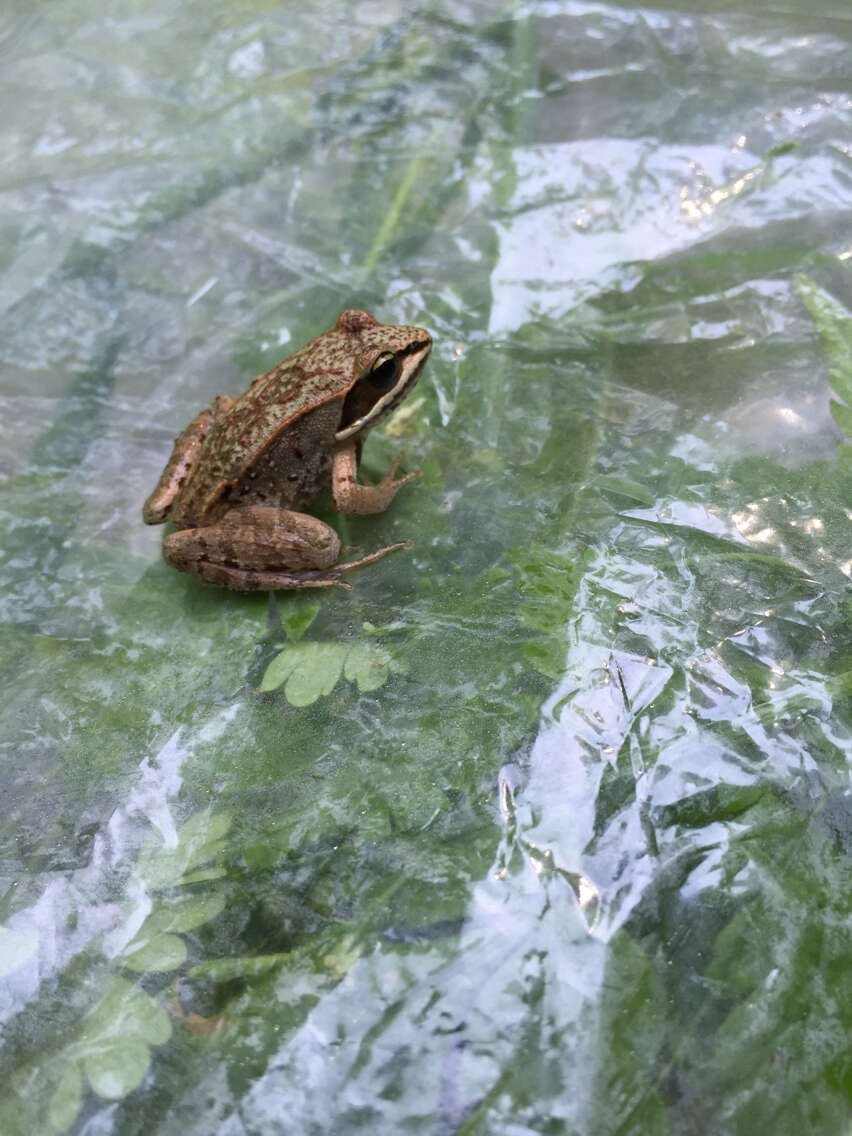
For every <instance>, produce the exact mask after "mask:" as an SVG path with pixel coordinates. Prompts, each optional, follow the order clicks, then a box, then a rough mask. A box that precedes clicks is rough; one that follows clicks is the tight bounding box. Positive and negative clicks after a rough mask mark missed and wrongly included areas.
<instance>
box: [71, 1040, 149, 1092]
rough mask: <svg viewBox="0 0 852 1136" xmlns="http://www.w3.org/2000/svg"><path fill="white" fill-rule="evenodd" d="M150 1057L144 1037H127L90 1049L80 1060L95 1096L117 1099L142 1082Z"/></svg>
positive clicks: (136, 1087)
mask: <svg viewBox="0 0 852 1136" xmlns="http://www.w3.org/2000/svg"><path fill="white" fill-rule="evenodd" d="M150 1060H151V1055H150V1053H149V1051H148V1046H147V1045H146V1044H145V1042H144V1041H140V1040H139V1039H137V1038H127V1039H126V1040H125V1041H118V1040H116V1041H114V1042H113V1043H112V1044H111V1045H107V1046H104V1047H103V1048H102V1049H100V1050H98V1051H96V1052H92V1053H90V1054H89V1055H88V1056H87V1057H85V1058H84V1060H83V1069H84V1071H85V1074H86V1076H87V1077H88V1079H89V1084H90V1085H91V1086H92V1088H93V1089H94V1090H95V1092H96V1093H97V1094H98V1096H99V1097H103V1098H104V1100H121V1098H122V1097H126V1096H127V1094H128V1093H132V1092H133V1090H134V1089H138V1088H139V1086H140V1085H141V1084H142V1082H143V1081H144V1079H145V1074H146V1073H147V1072H148V1065H149V1064H150Z"/></svg>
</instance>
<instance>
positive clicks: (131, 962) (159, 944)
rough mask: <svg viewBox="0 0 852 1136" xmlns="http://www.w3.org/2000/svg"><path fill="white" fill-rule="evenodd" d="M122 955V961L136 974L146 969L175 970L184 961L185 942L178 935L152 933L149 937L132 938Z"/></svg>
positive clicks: (145, 971) (144, 971)
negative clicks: (141, 939)
mask: <svg viewBox="0 0 852 1136" xmlns="http://www.w3.org/2000/svg"><path fill="white" fill-rule="evenodd" d="M134 944H138V945H136V946H135V948H134V949H133V950H131V949H130V948H128V950H127V952H126V953H125V954H124V955H123V956H122V960H121V961H122V962H123V963H124V965H125V966H126V967H129V969H130V970H134V971H136V973H137V974H145V973H147V972H148V971H168V970H177V968H178V967H179V966H183V964H184V963H185V962H186V953H187V952H186V943H185V942H184V941H183V939H182V938H181V937H180V936H179V935H154V936H152V937H151V938H150V939H144V940H143V941H141V942H140V941H139V940H138V939H134V940H133V943H131V944H130V947H133V946H134Z"/></svg>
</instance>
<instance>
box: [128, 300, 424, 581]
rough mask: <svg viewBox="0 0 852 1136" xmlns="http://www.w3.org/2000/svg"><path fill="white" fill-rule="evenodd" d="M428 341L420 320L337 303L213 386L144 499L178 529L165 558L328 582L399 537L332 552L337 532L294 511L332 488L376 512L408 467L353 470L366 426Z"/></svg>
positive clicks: (206, 572) (405, 386)
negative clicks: (235, 380) (233, 393)
mask: <svg viewBox="0 0 852 1136" xmlns="http://www.w3.org/2000/svg"><path fill="white" fill-rule="evenodd" d="M430 348H431V338H430V336H429V334H428V332H426V331H424V330H423V329H421V328H413V327H393V326H385V325H382V324H379V323H378V322H377V321H376V320H375V319H374V318H373V317H372V316H371V315H369V314H368V313H367V312H361V311H346V312H342V313H341V314H340V316H339V317H338V319H337V322H336V323H335V325H334V327H333V328H332V329H331V330H330V331H328V332H326V333H325V334H324V335H321V336H318V337H317V338H316V339H314V340H311V342H310V343H308V344H306V346H305V347H303V348H301V349H300V350H299V351H297V352H296V353H295V354H294V355H291V356H290V357H289V358H287V359H285V360H284V361H283V362H282V363H279V364H278V366H277V367H274V368H273V369H272V370H271V371H269V372H268V373H267V374H265V375H261V376H260V377H259V378H257V379H255V381H254V382H253V383H252V385H251V386H250V387H249V389H248V390H247V391H246V392H245V394H243V395H242V396H241V397H240V398H239V399H237V400H236V401H235V400H233V399H231V398H229V397H228V396H227V395H221V396H220V397H219V398H217V399H215V400H214V402H213V403H212V404H211V405H210V406H209V407H208V408H207V409H206V410H204V411H202V413H201V414H199V415H198V416H197V417H196V418H195V419H194V420H193V421H192V422H191V423H190V425H189V426H188V427H187V428H186V429H185V430H184V431H183V433H182V434H181V435H180V436H179V437H178V439H177V441H176V442H175V447H174V452H173V453H172V456H171V458H170V460H169V462H168V464H167V466H166V468H165V469H164V471H163V474H162V476H161V477H160V480H159V482H158V484H157V487H156V489H155V490H154V492H153V493H152V494H151V496H150V497H149V498H148V500H147V502H146V503H145V506H144V509H143V518H144V520H145V521H146V522H147V523H148V524H160V523H162V522H163V521H164V520H166V519H167V518H168V517H171V519H172V520H173V521H174V523H175V525H176V526H177V528H178V529H179V530H180V531H178V532H175V533H172V534H171V535H170V536H168V537H167V538H166V540H165V542H164V545H163V555H164V557H165V559H166V560H167V561H168V562H169V563H170V564H171V565H173V566H174V567H175V568H177V569H179V570H180V571H184V572H191V573H193V574H195V575H198V576H201V577H202V578H203V579H206V580H210V581H211V582H213V583H218V584H224V585H225V586H226V587H230V588H236V589H239V590H243V591H256V590H267V589H275V588H305V587H328V586H330V585H334V584H337V583H340V579H339V577H340V576H341V574H343V573H345V572H349V571H352V570H353V569H355V568H359V567H362V566H363V565H364V564H368V563H371V562H372V561H374V560H377V559H379V558H380V557H382V556H385V555H387V553H388V552H391V551H393V550H394V549H396V548H401V547H405V546H404V545H401V544H396V545H390V546H388V547H387V548H384V549H380V550H379V551H378V552H375V553H372V554H370V555H369V556H365V557H361V558H359V559H358V560H353V561H347V562H345V563H343V564H341V563H338V560H337V558H338V556H339V552H340V543H339V541H338V538H337V535H336V534H335V533H334V531H333V530H332V529H331V528H329V527H328V526H327V525H324V524H323V523H322V522H321V521H318V520H316V518H314V517H311V516H308V515H307V514H304V513H302V512H299V511H297V510H299V509H300V508H301V507H303V506H304V505H305V504H307V503H308V502H310V501H311V500H312V499H313V498H314V497H315V496H316V495H317V494H318V493H319V492H321V491H322V490H323V489H326V488H329V487H330V488H331V490H332V496H333V499H334V503H335V506H336V508H337V509H338V510H339V511H340V512H343V513H348V514H365V513H377V512H381V511H382V510H384V509H385V508H387V506H388V505H389V504H390V502H391V501H392V500H393V498H394V496H395V495H396V493H397V491H398V490H399V488H400V487H401V486H402V485H405V484H406V483H407V482H408V481H410V480H412V479H413V478H414V477H416V476H418V475H417V474H416V473H410V474H407V475H406V476H405V477H401V478H395V477H394V474H395V472H396V469H397V466H398V464H399V459H397V461H396V462H395V463H394V465H393V467H392V469H391V470H390V472H389V473H388V475H387V476H386V477H385V478H384V479H383V480H382V481H381V482H380V483H379V484H378V485H375V486H366V485H360V484H359V483H358V481H357V468H358V459H359V456H360V452H361V447H362V445H363V440H364V438H365V437H366V434H367V432H368V431H369V430H370V429H372V427H373V426H374V425H375V424H376V423H377V422H379V421H381V419H382V418H384V417H385V416H386V415H387V414H389V413H390V412H391V410H393V409H394V407H395V406H397V405H398V404H399V403H400V402H401V401H402V399H403V398H404V397H405V396H406V394H407V393H408V392H409V391H410V390H411V388H412V387H413V386H414V384H415V383H416V381H417V379H418V378H419V376H420V373H421V371H422V369H423V366H424V364H425V362H426V359H427V357H428V354H429V350H430Z"/></svg>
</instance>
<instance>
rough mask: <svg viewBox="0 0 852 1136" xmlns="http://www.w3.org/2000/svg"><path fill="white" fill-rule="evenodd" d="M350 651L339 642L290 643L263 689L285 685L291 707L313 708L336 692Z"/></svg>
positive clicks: (266, 676) (273, 664) (269, 670)
mask: <svg viewBox="0 0 852 1136" xmlns="http://www.w3.org/2000/svg"><path fill="white" fill-rule="evenodd" d="M347 650H348V648H347V647H344V646H342V645H340V644H338V643H290V644H288V645H287V646H286V647H285V648H284V650H283V651H281V652H280V654H278V655H276V656H275V658H274V659H273V660H272V662H271V663H270V664H269V666H268V667H267V668H266V673H265V674H264V676H263V681H262V682H261V684H260V689H261V690H275V689H276V688H277V687H279V686H282V685H283V686H284V697H285V698H286V699H287V701H288V702H289V703H290V705H291V706H310V704H311V703H312V702H316V700H317V699H318V698H320V697H321V696H322V695H324V694H330V693H331V692H332V690H334V688H335V686H336V685H337V680H338V679H339V678H340V672H341V670H342V669H343V663H344V660H345V658H346V653H347Z"/></svg>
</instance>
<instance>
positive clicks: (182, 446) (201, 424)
mask: <svg viewBox="0 0 852 1136" xmlns="http://www.w3.org/2000/svg"><path fill="white" fill-rule="evenodd" d="M235 401H236V400H235V399H233V398H231V396H230V395H228V394H220V395H219V396H218V397H217V398H214V399H213V401H212V402H211V403H210V405H209V406H208V407H207V408H206V410H202V411H201V413H200V414H198V415H196V416H195V418H193V420H192V421H191V422H190V424H189V425H188V426H187V428H186V429H185V430H184V431H183V432H182V433H181V434H178V436H177V438H176V439H175V444H174V448H173V449H172V456H171V457H170V458H169V460H168V462H167V463H166V468H165V469H164V470H163V472H162V473H161V474H160V480H159V481H158V482H157V487H156V489H155V490H154V492H153V493H152V494H151V496H150V497H149V498H148V500H147V501H146V502H145V504H144V505H143V506H142V519H143V521H144V522H145V524H146V525H161V524H162V523H163V521H165V520H166V519H167V518H168V515H169V513H170V512H171V511H172V505H173V504H174V501H175V497H177V495H178V491H179V490H180V489H181V487H182V486H183V485H185V484H186V481H187V479H188V478H189V476H190V474H191V473H192V471H193V469H194V468H195V463H196V461H197V460H198V454H199V452H200V450H201V443H202V442H203V441H204V439H205V438H206V437H207V434H208V433H209V431H210V427H211V426H212V425H213V423H214V422H215V421H216V419H217V418H218V417H220V416H221V415H222V414H225V413H226V412H227V411H228V410H230V409H231V407H232V406H233V405H234V402H235Z"/></svg>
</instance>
